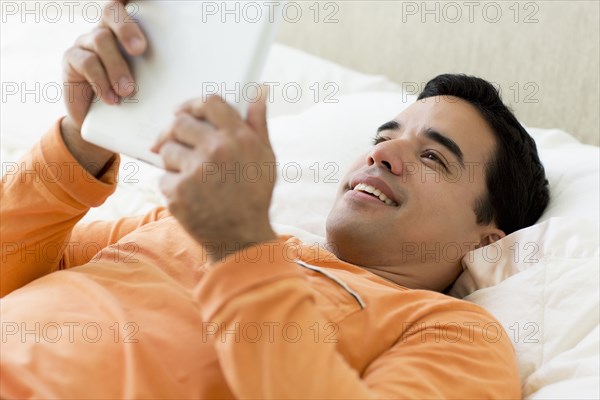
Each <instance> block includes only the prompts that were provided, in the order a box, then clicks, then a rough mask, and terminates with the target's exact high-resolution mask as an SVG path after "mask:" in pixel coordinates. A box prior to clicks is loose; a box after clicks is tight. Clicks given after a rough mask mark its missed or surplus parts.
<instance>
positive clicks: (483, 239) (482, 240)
mask: <svg viewBox="0 0 600 400" xmlns="http://www.w3.org/2000/svg"><path fill="white" fill-rule="evenodd" d="M505 236H506V233H504V231H502V230H501V229H498V228H496V227H494V226H490V227H488V228H487V229H486V230H485V231H484V232H482V234H481V236H480V237H479V244H478V245H477V248H480V247H483V246H487V245H488V244H492V243H494V242H496V241H498V240H500V239H502V238H503V237H505Z"/></svg>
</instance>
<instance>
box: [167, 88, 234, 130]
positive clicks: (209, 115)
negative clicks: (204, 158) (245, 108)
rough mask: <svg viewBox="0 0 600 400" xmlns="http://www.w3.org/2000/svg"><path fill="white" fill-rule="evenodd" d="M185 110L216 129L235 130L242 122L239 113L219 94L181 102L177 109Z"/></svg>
mask: <svg viewBox="0 0 600 400" xmlns="http://www.w3.org/2000/svg"><path fill="white" fill-rule="evenodd" d="M177 111H178V112H187V113H189V114H191V115H193V116H194V117H196V118H198V119H201V120H205V121H207V122H208V123H210V124H212V125H213V126H214V127H215V128H216V129H225V130H229V131H233V130H235V128H237V127H238V126H240V125H241V124H243V120H242V117H241V116H240V114H239V113H238V112H237V111H236V110H235V109H234V108H233V107H231V105H229V104H228V103H227V102H226V101H225V100H224V99H223V98H222V97H221V96H217V95H211V96H208V97H207V98H206V99H205V100H203V99H201V98H200V99H192V100H189V101H187V102H185V103H183V104H182V105H181V106H180V107H179V108H178V110H177Z"/></svg>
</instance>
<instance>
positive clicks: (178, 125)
mask: <svg viewBox="0 0 600 400" xmlns="http://www.w3.org/2000/svg"><path fill="white" fill-rule="evenodd" d="M187 125H188V118H187V116H186V115H185V114H181V115H178V116H176V117H175V119H174V120H173V130H174V131H178V130H180V129H182V128H184V127H185V126H187Z"/></svg>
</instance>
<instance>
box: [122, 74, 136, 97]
mask: <svg viewBox="0 0 600 400" xmlns="http://www.w3.org/2000/svg"><path fill="white" fill-rule="evenodd" d="M119 89H120V91H121V92H122V93H123V94H125V95H129V94H131V92H133V80H132V79H131V78H129V77H126V76H123V77H121V78H120V79H119Z"/></svg>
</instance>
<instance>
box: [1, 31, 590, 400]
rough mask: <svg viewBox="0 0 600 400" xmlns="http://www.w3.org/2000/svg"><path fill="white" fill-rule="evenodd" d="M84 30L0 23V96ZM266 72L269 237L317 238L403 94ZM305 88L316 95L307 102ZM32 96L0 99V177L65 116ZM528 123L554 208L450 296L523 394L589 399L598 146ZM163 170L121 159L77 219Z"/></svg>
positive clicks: (385, 85)
mask: <svg viewBox="0 0 600 400" xmlns="http://www.w3.org/2000/svg"><path fill="white" fill-rule="evenodd" d="M89 28H90V25H89V23H86V22H82V21H79V22H77V21H75V22H74V23H72V24H70V25H69V26H68V27H67V29H65V27H64V26H63V27H60V25H59V24H56V26H55V25H51V24H44V22H43V21H42V23H40V24H33V25H32V26H26V25H25V24H23V25H19V24H2V49H1V51H2V61H1V62H2V70H3V96H7V92H6V89H7V88H13V87H14V86H13V85H12V84H13V83H15V84H17V87H20V85H21V84H22V83H23V82H25V83H26V84H27V85H29V86H27V87H31V85H35V82H39V83H40V87H44V86H45V85H49V86H47V87H48V88H51V87H53V85H52V84H51V83H52V82H60V58H61V57H62V53H63V52H64V50H65V49H66V48H67V47H68V46H69V45H70V43H72V41H73V40H74V38H75V37H76V36H77V35H78V34H79V33H80V32H84V31H86V30H89ZM50 38H52V42H51V39H50ZM263 80H264V81H267V82H276V83H279V87H281V86H283V85H285V84H286V83H290V82H292V83H293V85H291V86H294V87H300V88H302V93H303V95H302V96H301V97H300V98H299V99H298V100H297V101H293V100H295V98H291V97H289V96H287V97H286V96H284V95H283V94H282V92H281V91H279V92H278V91H277V90H278V89H277V87H274V90H275V96H274V100H273V102H271V103H270V104H269V117H270V119H269V129H270V135H271V141H272V143H273V147H274V149H275V153H276V156H277V160H278V162H279V166H278V178H277V184H276V186H275V192H274V197H273V204H272V208H271V220H272V222H273V225H274V227H275V228H276V230H277V231H278V232H279V233H288V234H293V235H296V236H298V237H299V238H300V239H302V240H304V241H306V242H309V243H315V242H322V241H323V240H324V235H325V232H324V221H325V218H326V216H327V213H328V211H329V208H330V206H331V204H332V202H333V198H334V197H335V193H336V190H337V185H338V182H339V180H340V179H341V178H342V176H343V174H344V172H345V170H346V169H347V166H348V165H349V163H350V162H351V161H352V160H354V159H355V158H356V157H357V155H359V154H361V152H364V151H366V150H367V149H368V148H369V146H370V142H371V139H372V137H373V136H374V134H375V129H376V128H377V127H378V126H379V125H380V124H381V123H383V122H385V121H387V120H389V119H391V118H392V117H394V116H395V115H397V114H398V113H399V112H401V111H402V109H403V108H405V107H407V106H408V105H409V104H410V103H411V102H412V101H414V97H412V96H408V95H406V94H404V93H402V91H401V90H400V87H399V86H398V85H396V84H394V83H393V82H391V81H389V80H387V79H386V78H385V77H383V76H371V75H365V74H361V73H358V72H355V71H352V70H349V69H347V68H344V67H341V66H339V65H336V64H334V63H331V62H328V61H325V60H321V59H319V58H317V57H314V56H309V55H307V54H304V53H302V52H300V51H298V50H294V49H291V48H288V47H285V46H282V45H276V46H274V47H273V49H272V51H271V53H270V56H269V59H268V62H267V66H266V68H265V71H264V74H263ZM7 82H8V83H10V84H11V85H8V86H7V85H5V83H7ZM328 83H329V84H330V85H329V86H327V87H326V85H327V84H328ZM315 84H316V86H315ZM332 85H333V86H332ZM311 87H313V88H317V89H318V90H319V91H320V95H319V96H317V97H316V98H315V96H314V94H315V90H314V89H312V90H311ZM4 100H6V101H4ZM37 100H38V101H36V99H35V98H34V96H32V95H30V96H26V98H25V101H22V99H21V97H20V96H19V95H17V96H14V95H13V96H10V97H7V98H6V99H3V107H2V115H1V119H2V125H1V135H2V154H1V156H2V166H3V168H2V171H3V173H4V172H5V171H7V170H8V169H9V168H12V166H14V164H13V162H15V161H16V160H17V158H18V156H19V155H20V154H22V153H23V152H24V151H25V150H26V149H27V148H28V147H29V146H30V145H31V144H33V143H34V142H35V141H36V140H37V139H38V138H39V136H40V135H41V134H42V133H43V132H45V131H46V130H47V129H48V128H49V127H50V126H51V124H52V123H53V122H54V121H55V120H56V119H57V118H58V117H60V116H61V115H62V114H63V113H64V108H63V106H62V101H52V100H53V99H51V98H49V97H48V96H45V97H44V96H42V98H41V99H37ZM315 100H316V101H315ZM528 131H529V132H530V133H531V134H532V136H533V137H534V139H535V140H536V142H537V145H538V148H539V152H540V157H541V159H542V162H543V163H544V165H545V167H546V171H547V175H548V179H549V181H550V190H551V197H552V199H551V203H550V205H549V207H548V209H547V210H546V212H545V213H544V215H543V216H542V217H541V219H540V221H539V222H538V223H537V224H535V225H534V226H532V227H529V228H526V229H523V230H520V231H518V232H515V233H513V234H511V235H508V236H507V237H505V238H504V239H502V240H500V241H499V242H497V243H496V244H494V245H492V246H488V247H486V248H482V249H478V250H475V251H473V252H471V253H469V254H468V255H467V256H466V257H465V259H464V260H463V265H464V272H463V274H462V275H461V277H460V278H459V280H458V281H457V282H456V284H455V285H454V287H453V288H452V290H451V292H450V293H451V295H454V296H457V297H464V298H465V299H467V300H469V301H472V302H474V303H477V304H480V305H482V306H483V307H485V308H486V309H488V310H489V311H490V312H491V313H492V314H493V315H495V316H496V318H498V320H499V321H500V322H501V323H502V325H503V326H504V328H505V329H506V332H507V333H508V334H509V335H510V336H511V340H512V341H513V343H514V346H515V350H516V352H517V356H518V359H519V368H520V373H521V380H522V385H523V395H524V397H525V398H529V399H543V398H577V399H582V398H590V399H592V398H596V399H597V398H600V391H599V387H600V379H599V374H600V371H599V363H600V357H599V347H600V343H599V314H600V309H599V291H600V288H599V276H598V264H599V250H598V243H599V240H600V238H599V211H598V209H599V207H598V205H599V203H600V202H599V181H600V176H599V159H600V158H599V149H598V147H594V146H588V145H584V144H581V143H580V142H579V141H577V140H576V139H575V138H574V137H573V136H571V135H569V134H568V133H566V132H563V131H560V130H558V129H537V128H534V127H528ZM160 174H161V171H159V170H157V169H156V168H154V167H151V166H149V165H146V164H143V163H140V162H138V161H135V160H132V159H127V158H124V159H123V162H122V164H121V170H120V175H119V189H118V190H117V193H116V194H115V195H114V196H112V197H111V198H110V199H109V200H108V201H107V202H106V203H105V204H104V205H103V206H102V207H101V208H98V209H93V210H92V211H90V212H89V213H88V215H87V216H86V217H85V220H94V219H112V218H116V217H119V216H123V215H133V214H140V213H144V212H146V211H148V210H150V209H152V208H154V207H155V206H157V205H160V204H162V203H163V199H162V196H161V195H160V192H159V190H158V185H157V181H158V178H159V176H160Z"/></svg>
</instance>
